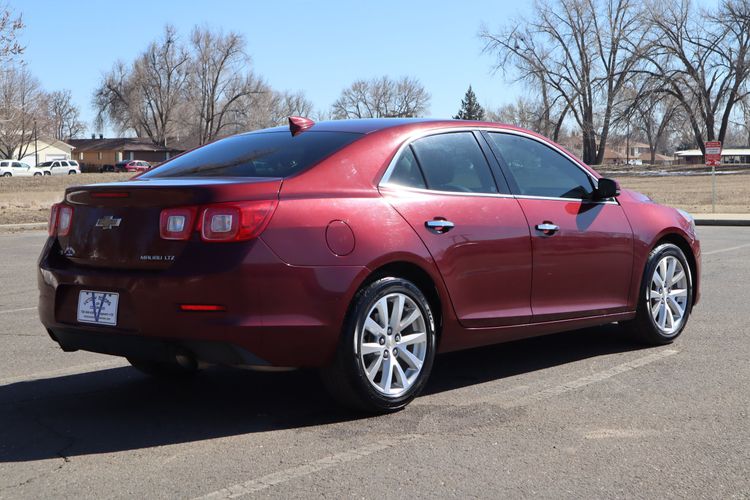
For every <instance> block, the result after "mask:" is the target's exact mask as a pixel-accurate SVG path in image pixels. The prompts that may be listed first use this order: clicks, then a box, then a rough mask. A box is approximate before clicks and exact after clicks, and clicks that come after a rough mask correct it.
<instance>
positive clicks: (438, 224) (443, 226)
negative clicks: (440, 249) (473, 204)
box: [424, 217, 456, 234]
mask: <svg viewBox="0 0 750 500" xmlns="http://www.w3.org/2000/svg"><path fill="white" fill-rule="evenodd" d="M424 225H425V227H426V228H427V229H429V230H430V231H432V232H433V233H437V234H443V233H447V232H448V231H450V230H451V229H453V228H454V227H455V226H456V225H455V224H454V223H452V222H451V221H449V220H445V219H439V218H437V217H436V218H434V219H432V220H428V221H425V223H424Z"/></svg>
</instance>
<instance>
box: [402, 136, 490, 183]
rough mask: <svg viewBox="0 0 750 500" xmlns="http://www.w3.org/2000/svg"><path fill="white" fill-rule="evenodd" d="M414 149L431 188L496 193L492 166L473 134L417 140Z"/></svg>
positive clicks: (413, 145)
mask: <svg viewBox="0 0 750 500" xmlns="http://www.w3.org/2000/svg"><path fill="white" fill-rule="evenodd" d="M412 148H413V150H414V154H415V156H416V158H417V161H418V162H419V166H420V167H422V173H423V174H424V177H425V180H426V181H427V188H428V189H434V190H437V191H456V192H464V193H497V186H496V185H495V179H494V178H493V177H492V172H491V171H490V166H489V164H488V163H487V159H486V158H485V157H484V153H482V149H481V148H480V147H479V143H478V142H477V140H476V138H475V137H474V134H473V133H471V132H456V133H447V134H438V135H432V136H429V137H424V138H422V139H418V140H416V141H414V143H413V144H412Z"/></svg>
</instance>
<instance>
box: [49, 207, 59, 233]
mask: <svg viewBox="0 0 750 500" xmlns="http://www.w3.org/2000/svg"><path fill="white" fill-rule="evenodd" d="M59 211H60V204H59V203H55V204H54V205H52V207H51V208H50V211H49V224H47V233H48V234H49V235H50V236H54V235H55V233H57V214H58V212H59Z"/></svg>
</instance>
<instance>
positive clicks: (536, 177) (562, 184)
mask: <svg viewBox="0 0 750 500" xmlns="http://www.w3.org/2000/svg"><path fill="white" fill-rule="evenodd" d="M486 136H487V137H488V139H489V141H490V143H491V144H492V145H493V150H494V151H495V152H496V153H497V154H498V155H499V156H500V159H501V160H502V163H503V166H504V169H505V171H506V173H507V174H508V177H509V182H510V184H511V189H512V190H513V192H514V193H515V194H516V196H517V198H518V201H519V203H520V205H521V208H522V209H523V212H524V214H525V216H526V219H527V220H528V224H529V230H530V233H531V241H532V253H533V266H534V271H533V278H532V292H531V308H532V311H533V321H534V322H542V321H553V320H559V319H567V318H575V317H584V316H595V315H602V314H612V313H616V312H622V311H625V310H627V305H628V297H629V292H630V282H631V274H632V270H633V233H632V229H631V227H630V223H629V222H628V220H627V217H626V216H625V213H624V212H623V210H622V207H621V206H620V205H619V204H618V203H617V201H616V200H614V199H611V200H603V201H593V200H592V199H591V197H592V193H593V190H594V183H595V182H596V181H595V179H593V178H592V177H591V175H590V174H589V173H587V172H586V171H585V170H584V169H583V167H581V166H580V165H578V164H576V163H575V162H573V161H572V160H571V159H569V158H567V157H566V156H565V155H564V154H562V152H560V151H557V150H556V149H553V148H552V147H550V146H548V145H546V144H544V143H542V142H541V141H539V140H537V139H534V138H531V137H526V136H522V135H516V134H510V133H508V134H504V133H488V134H486Z"/></svg>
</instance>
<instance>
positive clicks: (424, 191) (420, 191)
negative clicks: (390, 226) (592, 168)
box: [378, 183, 619, 205]
mask: <svg viewBox="0 0 750 500" xmlns="http://www.w3.org/2000/svg"><path fill="white" fill-rule="evenodd" d="M378 187H379V188H383V189H385V190H386V191H407V192H410V193H417V194H440V195H448V196H472V197H480V198H512V199H515V200H547V201H566V202H580V203H591V204H592V205H619V203H618V202H617V200H615V199H612V198H609V199H606V200H589V199H586V198H554V197H551V196H530V195H513V194H504V193H473V192H465V191H438V190H437V189H423V188H415V187H411V186H403V185H401V184H395V183H393V184H390V183H388V184H381V185H380V186H378Z"/></svg>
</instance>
